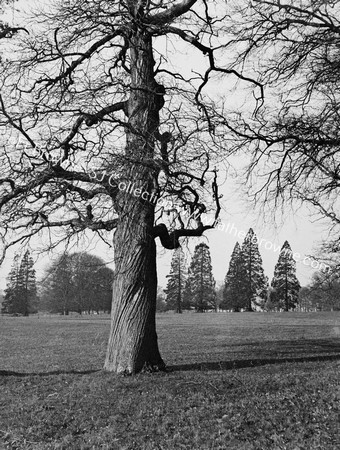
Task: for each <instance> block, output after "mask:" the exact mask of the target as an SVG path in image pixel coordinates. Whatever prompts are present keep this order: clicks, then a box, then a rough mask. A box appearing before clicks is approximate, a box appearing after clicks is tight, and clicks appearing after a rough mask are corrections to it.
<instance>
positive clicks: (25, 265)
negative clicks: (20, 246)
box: [1, 250, 37, 316]
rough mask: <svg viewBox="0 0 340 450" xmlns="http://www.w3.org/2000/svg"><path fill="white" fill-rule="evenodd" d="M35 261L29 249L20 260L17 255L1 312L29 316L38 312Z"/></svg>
mask: <svg viewBox="0 0 340 450" xmlns="http://www.w3.org/2000/svg"><path fill="white" fill-rule="evenodd" d="M33 266H34V263H33V259H32V257H31V255H30V252H29V250H27V251H26V252H25V254H24V256H23V258H22V259H21V261H20V258H19V255H16V256H15V257H14V260H13V264H12V267H11V270H10V273H9V275H8V278H7V287H6V291H5V298H4V301H3V303H2V310H1V312H2V313H4V314H22V315H24V316H28V315H29V314H31V313H35V312H37V286H36V279H35V270H34V268H33Z"/></svg>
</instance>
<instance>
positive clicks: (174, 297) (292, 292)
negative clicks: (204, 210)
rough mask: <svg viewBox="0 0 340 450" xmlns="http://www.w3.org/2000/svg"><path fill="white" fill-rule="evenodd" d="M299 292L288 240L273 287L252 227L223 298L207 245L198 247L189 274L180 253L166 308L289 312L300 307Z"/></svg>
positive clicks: (233, 259)
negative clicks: (216, 288) (218, 287)
mask: <svg viewBox="0 0 340 450" xmlns="http://www.w3.org/2000/svg"><path fill="white" fill-rule="evenodd" d="M299 291H300V283H299V281H298V279H297V277H296V263H295V260H294V258H293V253H292V250H291V248H290V245H289V243H288V241H285V243H284V244H283V246H282V248H281V251H280V255H279V259H278V262H277V264H276V266H275V270H274V277H273V279H272V281H271V286H269V283H268V278H267V277H266V276H265V274H264V270H263V265H262V258H261V255H260V252H259V248H258V244H257V238H256V235H255V233H254V231H253V230H252V229H251V228H250V230H249V231H248V233H247V235H246V237H245V239H244V241H243V244H242V246H240V244H239V243H238V242H237V243H236V245H235V247H234V250H233V253H232V255H231V259H230V263H229V269H228V272H227V274H226V277H225V280H224V286H223V292H222V296H220V298H218V296H217V295H216V290H215V280H214V278H213V276H212V270H211V257H210V252H209V247H208V246H207V245H206V244H204V243H201V244H199V245H197V246H196V248H195V251H194V255H193V258H192V261H191V264H190V267H189V270H188V271H187V270H186V263H185V255H184V252H183V251H182V250H181V249H178V250H176V251H175V253H174V256H173V258H172V262H171V270H170V274H169V275H168V283H167V287H166V289H165V307H166V308H167V309H173V310H175V311H176V312H178V313H181V312H182V311H183V310H184V309H195V310H196V311H198V312H203V311H206V310H212V309H216V310H217V308H220V309H223V310H231V311H242V310H243V311H254V310H265V309H266V310H278V311H280V310H285V311H289V310H291V309H294V308H295V307H296V306H297V304H298V299H299ZM159 306H160V305H159Z"/></svg>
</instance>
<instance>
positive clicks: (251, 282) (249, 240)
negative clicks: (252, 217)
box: [242, 228, 268, 311]
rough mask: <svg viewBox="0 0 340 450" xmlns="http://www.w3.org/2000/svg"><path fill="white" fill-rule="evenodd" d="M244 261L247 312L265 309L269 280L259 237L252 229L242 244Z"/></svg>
mask: <svg viewBox="0 0 340 450" xmlns="http://www.w3.org/2000/svg"><path fill="white" fill-rule="evenodd" d="M242 260H243V264H244V270H245V278H244V289H245V292H246V298H247V301H246V310H247V311H253V309H254V307H256V306H259V307H261V308H263V307H264V304H265V302H266V299H267V290H268V279H267V277H266V276H265V274H264V271H263V267H262V258H261V255H260V252H259V248H258V245H257V237H256V235H255V233H254V231H253V229H252V228H250V229H249V231H248V233H247V235H246V237H245V238H244V241H243V244H242Z"/></svg>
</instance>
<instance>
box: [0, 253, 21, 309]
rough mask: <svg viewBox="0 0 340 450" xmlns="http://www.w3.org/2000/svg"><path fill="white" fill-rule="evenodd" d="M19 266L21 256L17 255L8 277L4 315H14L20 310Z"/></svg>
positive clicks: (3, 304) (3, 305)
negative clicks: (18, 289) (18, 290)
mask: <svg viewBox="0 0 340 450" xmlns="http://www.w3.org/2000/svg"><path fill="white" fill-rule="evenodd" d="M19 266H20V259H19V255H15V257H14V260H13V263H12V267H11V270H10V272H9V274H8V277H7V285H6V289H5V295H4V300H3V302H2V307H1V313H2V314H14V313H15V311H16V310H17V309H18V308H19V297H18V292H17V287H18V281H19Z"/></svg>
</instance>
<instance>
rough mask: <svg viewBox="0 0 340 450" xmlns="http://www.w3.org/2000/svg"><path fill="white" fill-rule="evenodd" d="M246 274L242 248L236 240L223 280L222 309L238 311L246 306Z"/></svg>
mask: <svg viewBox="0 0 340 450" xmlns="http://www.w3.org/2000/svg"><path fill="white" fill-rule="evenodd" d="M246 276H247V272H246V269H245V265H244V262H243V255H242V250H241V247H240V244H239V243H238V242H236V244H235V247H234V250H233V253H232V255H231V258H230V263H229V269H228V272H227V275H226V277H225V280H224V290H223V301H222V303H221V304H220V307H221V308H222V309H228V310H230V309H231V310H234V311H237V312H238V311H240V310H241V309H242V308H246V307H247V289H246V284H245V280H246Z"/></svg>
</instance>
